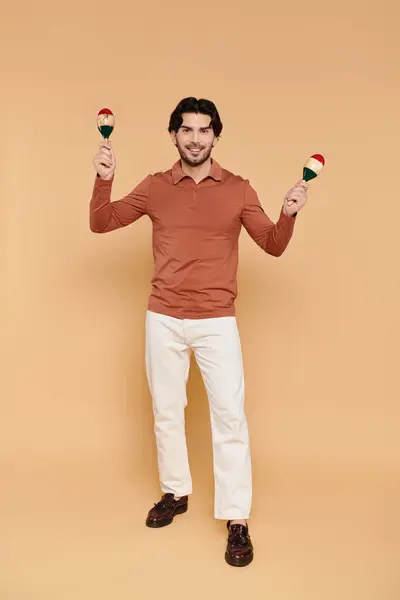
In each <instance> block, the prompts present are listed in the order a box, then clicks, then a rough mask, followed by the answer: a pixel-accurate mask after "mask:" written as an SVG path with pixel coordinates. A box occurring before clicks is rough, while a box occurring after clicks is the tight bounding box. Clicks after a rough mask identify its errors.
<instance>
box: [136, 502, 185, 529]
mask: <svg viewBox="0 0 400 600" xmlns="http://www.w3.org/2000/svg"><path fill="white" fill-rule="evenodd" d="M187 509H188V507H187V506H180V507H179V508H177V509H176V511H175V512H174V514H173V516H172V517H171V518H170V519H168V521H152V520H149V519H147V520H146V526H147V527H151V528H152V529H159V528H160V527H166V526H167V525H171V523H172V521H173V520H174V518H175V517H176V515H183V514H184V513H185V512H187Z"/></svg>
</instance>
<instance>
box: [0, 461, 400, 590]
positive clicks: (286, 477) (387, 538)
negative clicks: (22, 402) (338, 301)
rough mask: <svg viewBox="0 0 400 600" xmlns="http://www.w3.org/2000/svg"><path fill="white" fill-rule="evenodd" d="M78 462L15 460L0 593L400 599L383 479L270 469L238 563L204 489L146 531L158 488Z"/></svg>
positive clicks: (389, 494)
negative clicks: (242, 564)
mask: <svg viewBox="0 0 400 600" xmlns="http://www.w3.org/2000/svg"><path fill="white" fill-rule="evenodd" d="M4 467H5V465H3V468H2V472H3V474H4V473H7V471H6V469H5V468H4ZM9 467H11V465H9ZM77 470H78V469H77V468H75V469H74V470H73V472H69V470H68V468H66V467H65V466H62V465H58V473H59V474H58V476H56V475H55V473H56V472H57V469H56V465H51V464H49V463H46V464H45V465H43V464H42V465H40V464H37V465H36V467H35V468H33V466H32V465H31V466H30V468H29V469H28V468H27V467H25V470H23V469H22V468H20V469H19V470H18V469H16V465H15V463H14V465H13V469H12V470H11V469H9V470H8V476H7V475H6V479H5V481H4V480H3V483H2V487H3V492H2V500H1V514H0V519H1V521H0V531H1V534H0V540H1V541H0V554H1V567H0V569H1V570H0V592H1V593H0V598H1V599H2V600H25V599H26V600H106V599H107V600H110V599H111V598H112V599H114V598H115V599H118V600H127V599H128V598H129V599H132V598H156V597H159V598H165V599H168V600H169V599H171V600H172V599H180V598H182V599H183V598H192V599H197V598H204V597H208V598H229V599H232V598H238V599H239V598H256V599H258V598H259V599H264V598H271V599H272V600H338V599H341V600H398V599H399V598H400V581H399V580H400V578H399V556H400V552H399V550H400V542H399V539H400V538H399V534H400V528H399V519H398V507H399V500H400V496H399V494H398V493H397V494H396V493H395V490H394V489H391V488H390V487H389V486H388V484H387V483H386V484H385V482H384V481H372V480H370V481H368V480H367V479H365V480H362V479H361V477H360V478H359V480H358V482H355V480H354V479H352V480H351V481H352V483H350V481H345V480H344V479H343V478H342V479H340V478H339V477H334V476H333V475H332V474H330V476H329V477H328V476H325V477H321V476H316V474H315V473H308V474H307V473H304V472H303V473H301V472H299V471H298V472H291V473H290V472H289V471H287V472H286V473H284V472H283V471H280V473H279V476H274V475H272V474H269V480H268V482H260V481H258V482H256V484H255V508H254V514H253V518H252V521H251V527H252V529H251V531H252V537H253V541H254V545H255V552H256V554H255V560H254V562H253V564H252V565H251V566H250V567H247V568H246V569H234V568H232V567H229V566H228V565H226V564H225V562H224V560H223V554H224V547H225V529H224V526H223V525H222V524H220V523H217V522H215V521H214V520H213V517H212V498H211V497H210V494H209V493H207V494H205V493H204V492H203V493H202V491H201V490H198V491H196V493H195V494H194V495H193V497H192V498H191V503H190V512H188V513H187V514H186V515H182V516H180V517H179V518H177V519H176V520H175V522H174V524H173V525H172V526H170V527H167V528H165V529H162V530H151V529H147V528H146V527H145V526H144V524H143V520H144V516H145V513H146V511H147V509H148V508H149V503H150V504H151V502H152V501H153V499H155V498H154V495H155V494H156V492H157V489H156V488H155V487H154V488H153V489H150V488H149V487H146V488H145V489H143V488H142V489H135V487H134V485H133V481H130V480H129V478H125V479H124V478H123V477H121V476H120V475H119V476H118V478H117V477H115V478H114V479H113V478H112V477H111V476H110V475H108V476H107V475H106V474H105V472H103V473H101V472H97V473H96V472H94V471H92V472H90V471H87V472H84V470H83V469H82V471H81V473H77ZM200 475H201V474H200Z"/></svg>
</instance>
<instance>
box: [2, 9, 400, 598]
mask: <svg viewBox="0 0 400 600" xmlns="http://www.w3.org/2000/svg"><path fill="white" fill-rule="evenodd" d="M399 12H400V11H399V9H398V8H397V3H396V2H395V1H394V0H393V2H380V3H379V4H378V5H376V4H371V6H368V7H367V5H366V4H365V3H362V2H350V3H349V2H346V3H345V2H344V1H340V2H337V1H335V2H330V3H328V4H327V3H324V2H319V3H314V4H312V5H311V4H306V5H304V3H298V2H295V1H294V0H290V1H285V2H283V3H280V4H276V3H274V4H269V3H265V2H261V1H260V2H258V3H256V2H254V0H250V2H246V3H244V4H243V5H240V4H235V3H234V2H227V1H226V0H224V1H223V2H222V1H221V0H216V2H215V4H214V3H212V2H203V3H197V4H195V5H193V3H188V5H187V6H185V4H184V3H178V2H165V1H164V2H158V3H139V2H137V3H131V2H129V3H128V2H122V1H118V0H116V1H114V2H112V3H110V4H107V3H105V2H88V1H87V0H82V1H80V2H68V3H54V2H48V1H46V2H45V1H38V2H35V3H33V2H16V1H15V0H14V1H13V2H11V1H10V2H3V3H2V16H1V36H0V43H1V51H2V52H1V54H2V65H1V73H2V92H1V101H0V102H1V107H2V110H1V113H2V121H1V133H2V143H1V145H0V152H1V178H0V193H1V215H2V216H1V238H0V239H1V253H0V255H1V257H2V276H1V279H2V283H3V285H2V290H3V293H2V298H1V301H2V307H1V318H2V322H1V331H2V335H1V340H2V344H1V350H2V355H3V359H2V373H1V382H2V385H1V432H0V461H1V462H0V465H1V480H2V481H1V487H2V493H1V496H0V503H1V505H0V531H1V535H0V556H1V559H0V597H1V599H2V600H25V599H26V600H47V599H51V600H54V599H55V598H56V599H57V600H103V599H107V600H109V599H110V598H116V599H117V598H118V600H125V599H128V598H129V599H131V598H153V597H154V598H155V597H157V596H158V597H163V598H166V599H169V598H171V599H172V598H173V599H180V598H187V597H190V598H203V597H209V598H211V599H213V600H214V599H217V598H220V597H221V598H222V597H224V598H235V599H236V598H243V597H247V598H256V599H257V600H258V599H264V598H267V597H268V598H271V599H273V600H337V599H338V598H340V599H342V600H398V598H399V597H400V581H399V574H398V566H399V551H400V543H399V534H400V520H399V516H398V508H399V500H400V492H399V467H400V443H399V441H398V433H399V416H400V414H399V398H400V394H399V384H398V373H399V368H398V340H399V324H400V321H399V317H398V306H399V301H400V290H399V271H398V264H399V250H398V227H399V225H398V224H399V212H398V196H399V188H398V179H397V176H396V168H397V167H398V140H399V135H400V126H399V105H400V82H399V58H400V42H399V37H398V23H399V17H400V14H399ZM187 95H197V96H205V97H208V98H211V99H212V100H214V101H215V102H216V104H217V106H218V108H219V110H220V112H221V116H222V119H223V121H224V126H225V130H224V133H223V137H222V139H221V143H220V145H219V147H218V148H217V150H216V153H215V157H216V158H217V160H219V161H220V162H221V163H222V164H223V165H224V166H225V167H227V168H229V169H230V170H232V171H234V172H237V173H240V174H241V175H243V176H245V177H249V178H250V180H251V182H252V184H253V185H254V187H255V188H256V189H257V191H258V192H259V195H260V199H261V201H262V203H263V205H264V208H265V210H266V212H267V213H268V214H269V215H270V216H271V217H272V218H274V219H275V218H277V216H278V214H279V210H280V206H281V202H282V199H283V196H284V194H285V192H286V191H287V189H288V188H289V187H290V186H291V185H293V183H295V182H296V181H297V180H298V179H299V177H300V176H301V169H302V166H303V163H304V161H305V160H306V159H307V158H308V156H310V155H311V154H313V153H314V152H321V153H323V154H324V155H325V156H326V160H327V165H326V167H325V170H324V172H323V173H322V174H321V176H320V178H319V179H318V180H316V181H314V182H312V183H311V184H310V193H309V202H308V204H307V206H306V208H305V209H304V210H303V212H302V214H301V216H300V217H299V220H298V223H297V226H296V230H295V235H294V238H293V240H292V242H291V244H290V247H289V248H288V250H287V252H286V253H285V254H284V255H283V256H282V257H281V258H280V259H273V258H270V257H267V256H266V255H264V254H263V253H262V252H261V251H260V250H259V249H258V248H257V247H256V245H255V244H254V243H253V242H252V240H251V239H250V238H249V237H248V236H247V234H246V233H245V232H244V233H243V235H242V237H241V253H240V257H241V263H240V272H239V286H240V296H239V299H238V302H237V311H238V320H239V325H240V330H241V336H242V342H243V350H244V357H245V366H246V375H247V412H248V417H249V422H250V427H251V435H252V451H253V462H254V508H253V517H252V521H251V532H252V537H253V541H254V544H255V550H256V558H255V561H254V563H253V564H252V565H251V567H249V568H247V569H244V570H240V569H236V570H235V569H232V568H230V567H228V566H227V565H226V564H225V563H224V560H223V554H224V550H225V537H226V531H225V529H224V525H222V524H221V523H217V522H215V521H214V520H213V480H212V463H211V446H210V433H209V422H208V408H207V403H206V396H205V392H204V388H203V385H202V383H201V378H200V376H199V373H198V369H197V367H196V366H195V365H193V369H192V376H191V379H190V383H189V398H190V401H189V407H188V410H187V422H188V440H189V450H190V457H191V464H192V469H193V478H194V486H195V487H194V495H193V497H192V499H191V506H190V512H189V513H188V514H187V515H186V516H184V517H180V518H179V519H177V520H176V521H175V523H174V525H173V527H168V528H166V529H164V530H161V531H152V530H149V529H147V528H145V527H144V518H145V515H146V513H147V510H148V509H149V508H150V506H151V505H152V502H153V501H156V500H157V499H158V494H159V488H158V480H157V470H156V457H155V449H154V438H153V431H152V415H151V409H150V398H149V394H148V390H147V383H146V380H145V373H144V356H143V345H144V314H145V309H146V304H147V298H148V294H149V291H150V278H151V274H152V255H151V227H150V221H148V220H146V219H142V220H140V221H139V222H138V223H136V224H135V225H134V226H132V227H129V228H127V229H125V230H121V231H119V232H116V233H114V234H109V235H106V236H96V235H94V234H92V233H91V232H90V231H89V225H88V203H89V199H90V195H91V190H92V185H93V180H94V171H93V167H92V157H93V155H94V153H95V152H96V151H97V145H98V143H99V141H100V138H99V134H98V132H97V130H96V114H97V111H98V110H99V109H100V108H103V107H104V106H108V107H110V108H111V109H112V110H113V111H114V113H115V116H116V129H115V132H114V134H113V137H112V141H113V144H114V148H115V152H116V156H117V165H118V166H117V175H116V181H115V185H114V188H113V199H117V198H118V197H119V196H121V195H123V194H125V193H127V192H128V191H130V189H132V187H133V186H134V185H135V184H136V183H137V182H138V181H140V180H141V179H142V178H143V177H144V176H146V175H147V173H149V172H154V171H157V170H160V169H168V168H169V167H170V166H171V164H172V162H174V161H175V160H176V155H175V153H174V148H173V146H172V145H171V143H170V140H169V138H168V135H167V133H166V128H167V124H168V118H169V114H170V112H171V111H172V109H173V108H174V106H175V104H176V103H177V102H178V101H179V100H180V99H181V98H182V97H184V96H187Z"/></svg>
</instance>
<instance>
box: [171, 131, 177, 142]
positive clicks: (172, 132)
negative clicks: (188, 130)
mask: <svg viewBox="0 0 400 600" xmlns="http://www.w3.org/2000/svg"><path fill="white" fill-rule="evenodd" d="M170 136H171V140H172V143H173V144H174V145H175V146H176V133H175V131H171V133H170Z"/></svg>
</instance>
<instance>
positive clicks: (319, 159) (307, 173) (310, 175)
mask: <svg viewBox="0 0 400 600" xmlns="http://www.w3.org/2000/svg"><path fill="white" fill-rule="evenodd" d="M324 165H325V159H324V157H323V156H322V154H313V155H312V156H310V158H309V159H308V161H307V162H306V164H305V165H304V167H303V181H310V179H314V178H315V177H317V175H319V174H320V172H321V171H322V169H323V167H324Z"/></svg>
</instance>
